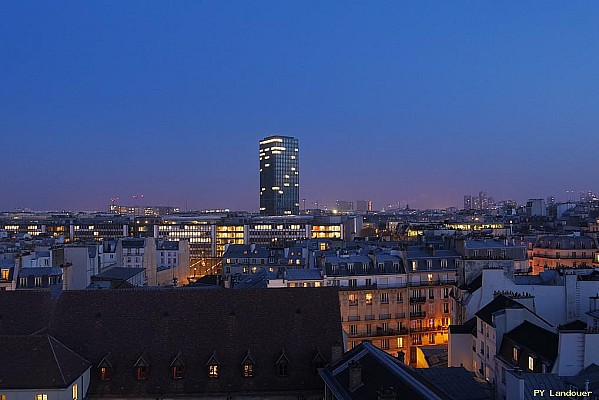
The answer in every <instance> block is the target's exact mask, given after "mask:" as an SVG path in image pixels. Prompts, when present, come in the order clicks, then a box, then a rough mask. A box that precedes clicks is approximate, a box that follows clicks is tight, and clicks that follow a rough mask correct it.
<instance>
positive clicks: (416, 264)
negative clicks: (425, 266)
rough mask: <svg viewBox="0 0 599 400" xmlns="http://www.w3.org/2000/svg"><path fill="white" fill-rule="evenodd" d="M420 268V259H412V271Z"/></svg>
mask: <svg viewBox="0 0 599 400" xmlns="http://www.w3.org/2000/svg"><path fill="white" fill-rule="evenodd" d="M417 270H418V261H412V271H417Z"/></svg>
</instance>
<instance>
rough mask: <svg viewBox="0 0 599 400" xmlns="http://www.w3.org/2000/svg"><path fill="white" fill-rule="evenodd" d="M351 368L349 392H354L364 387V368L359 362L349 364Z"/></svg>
mask: <svg viewBox="0 0 599 400" xmlns="http://www.w3.org/2000/svg"><path fill="white" fill-rule="evenodd" d="M348 368H349V387H348V389H349V391H350V392H353V391H355V390H356V389H358V388H359V387H360V386H362V366H361V365H360V363H359V362H358V361H352V362H350V363H349V364H348Z"/></svg>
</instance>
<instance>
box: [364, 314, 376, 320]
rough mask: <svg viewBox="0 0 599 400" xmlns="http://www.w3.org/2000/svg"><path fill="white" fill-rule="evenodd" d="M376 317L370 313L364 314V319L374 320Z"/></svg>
mask: <svg viewBox="0 0 599 400" xmlns="http://www.w3.org/2000/svg"><path fill="white" fill-rule="evenodd" d="M373 319H374V315H372V314H369V315H365V316H364V321H372V320H373Z"/></svg>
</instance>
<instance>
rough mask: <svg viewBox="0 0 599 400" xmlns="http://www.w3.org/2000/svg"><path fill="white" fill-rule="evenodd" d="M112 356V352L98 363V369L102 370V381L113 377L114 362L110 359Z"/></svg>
mask: <svg viewBox="0 0 599 400" xmlns="http://www.w3.org/2000/svg"><path fill="white" fill-rule="evenodd" d="M109 357H110V353H109V354H108V355H107V356H106V357H104V358H103V359H102V361H100V364H98V369H99V370H100V380H101V381H109V380H110V379H112V371H113V368H112V364H111V363H110V361H108V359H109Z"/></svg>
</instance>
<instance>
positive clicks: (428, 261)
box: [426, 260, 433, 269]
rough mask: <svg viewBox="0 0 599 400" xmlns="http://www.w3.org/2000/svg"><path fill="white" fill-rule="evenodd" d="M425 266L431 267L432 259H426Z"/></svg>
mask: <svg viewBox="0 0 599 400" xmlns="http://www.w3.org/2000/svg"><path fill="white" fill-rule="evenodd" d="M426 268H427V269H431V268H433V260H426Z"/></svg>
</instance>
